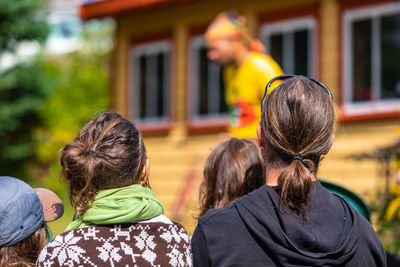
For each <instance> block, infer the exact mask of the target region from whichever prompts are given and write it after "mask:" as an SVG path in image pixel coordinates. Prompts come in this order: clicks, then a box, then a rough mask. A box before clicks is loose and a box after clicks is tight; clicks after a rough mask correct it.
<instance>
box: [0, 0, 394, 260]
mask: <svg viewBox="0 0 400 267" xmlns="http://www.w3.org/2000/svg"><path fill="white" fill-rule="evenodd" d="M228 10H236V11H238V12H239V13H241V14H243V15H245V16H246V18H247V23H248V27H249V30H250V32H251V34H252V35H253V36H254V37H258V38H259V39H260V40H261V41H262V42H263V43H264V45H265V46H266V48H267V53H268V54H270V55H271V56H272V57H273V58H274V59H275V60H276V61H277V62H278V63H279V64H280V65H281V66H282V68H283V70H284V72H285V73H294V74H302V75H307V76H312V77H314V78H317V79H319V80H321V81H322V82H324V83H325V84H327V85H328V87H329V88H330V89H331V90H332V92H333V95H334V100H335V103H336V105H337V116H338V124H337V131H336V141H335V143H334V145H333V148H332V150H331V152H330V153H329V154H328V156H327V158H326V159H325V160H324V161H323V162H322V164H321V168H320V173H319V176H320V177H321V178H323V179H325V180H327V181H330V182H334V183H336V184H339V185H341V186H344V187H346V188H348V189H350V190H351V191H353V192H355V193H357V194H358V195H359V196H361V197H362V198H363V199H364V200H365V201H366V203H367V204H369V206H370V208H371V210H372V223H373V225H374V227H375V229H376V230H377V231H378V234H379V235H380V238H381V240H382V242H383V244H384V246H385V248H386V250H387V251H390V252H392V253H396V254H397V255H398V256H400V143H399V138H400V2H399V1H388V0H364V1H363V0H268V1H266V0H247V1H240V0H229V1H228V0H142V1H135V0H131V1H128V0H99V1H96V0H86V1H80V0H74V1H72V0H48V1H44V0H18V1H6V0H0V158H1V159H0V174H1V175H10V176H15V177H18V178H22V179H24V180H26V181H27V182H29V183H30V184H31V185H33V186H41V187H47V188H49V189H51V190H54V191H55V192H56V193H57V194H58V195H60V197H61V198H62V199H63V201H64V205H65V206H66V213H65V215H64V216H63V218H62V219H61V220H59V221H57V222H55V223H53V224H51V227H52V229H53V231H54V232H55V233H56V234H58V233H61V232H62V231H63V230H64V229H65V227H66V225H67V224H68V223H69V222H70V221H71V220H72V216H73V211H72V208H71V207H70V204H69V200H68V192H67V186H66V184H65V183H64V182H63V181H62V180H61V179H60V175H59V174H60V166H59V164H58V162H57V157H58V151H59V150H60V148H61V147H63V146H64V145H65V144H66V143H68V142H69V141H71V140H72V139H73V138H74V137H75V135H76V134H77V132H78V131H79V129H80V128H81V127H82V126H83V125H84V124H85V123H86V122H87V121H89V120H90V119H91V118H92V117H94V116H96V115H98V114H99V113H101V112H102V111H105V110H108V109H113V110H116V111H118V112H120V113H121V114H122V115H124V116H125V117H127V118H129V119H130V120H132V121H133V122H134V123H135V124H136V125H137V126H138V127H139V129H140V130H141V131H142V133H143V136H144V138H145V144H146V147H147V150H148V156H149V159H150V162H151V163H150V164H151V165H150V166H151V167H150V168H151V171H150V182H151V186H152V188H153V190H154V192H155V194H156V196H157V197H158V199H159V200H160V201H161V202H162V203H163V204H164V206H165V209H166V215H167V216H169V217H170V218H172V219H174V220H175V221H177V222H180V223H181V224H182V225H183V226H184V227H185V228H186V229H187V230H188V232H189V233H192V232H193V230H194V227H195V226H196V216H197V214H198V210H197V207H198V204H197V202H198V189H199V185H200V183H201V181H202V169H203V164H204V161H205V159H206V157H207V155H208V154H209V153H210V150H211V149H212V148H213V147H215V146H216V144H218V143H219V142H221V141H223V140H224V139H226V138H227V135H226V134H225V127H226V125H227V122H226V111H227V110H226V104H225V100H224V84H223V81H222V77H221V69H220V67H218V66H216V65H214V64H213V63H211V62H210V61H209V60H208V59H207V56H206V53H207V49H206V46H205V39H204V36H203V34H204V32H205V30H206V27H207V25H208V24H209V23H210V21H211V20H212V19H213V18H214V17H215V16H216V15H217V14H218V13H220V12H222V11H228Z"/></svg>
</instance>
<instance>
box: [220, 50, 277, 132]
mask: <svg viewBox="0 0 400 267" xmlns="http://www.w3.org/2000/svg"><path fill="white" fill-rule="evenodd" d="M282 74H283V72H282V70H281V68H280V67H279V65H278V64H277V63H276V62H275V61H274V60H273V59H272V58H271V57H270V56H268V55H265V54H261V53H258V52H250V53H249V55H248V56H247V58H246V60H245V62H244V63H243V64H242V65H241V66H240V67H239V68H236V67H235V66H232V65H230V66H227V67H226V68H225V70H224V82H225V90H226V103H227V105H228V109H229V126H228V131H229V132H230V133H231V134H232V135H234V136H236V137H239V138H254V137H256V135H257V126H258V125H259V123H260V120H261V110H260V109H261V100H262V98H263V96H264V90H265V86H266V85H267V83H268V82H269V81H270V80H271V79H272V78H274V77H276V76H278V75H282ZM271 91H272V90H271ZM268 93H270V92H268Z"/></svg>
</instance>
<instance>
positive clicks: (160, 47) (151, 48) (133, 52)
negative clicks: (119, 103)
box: [128, 40, 172, 124]
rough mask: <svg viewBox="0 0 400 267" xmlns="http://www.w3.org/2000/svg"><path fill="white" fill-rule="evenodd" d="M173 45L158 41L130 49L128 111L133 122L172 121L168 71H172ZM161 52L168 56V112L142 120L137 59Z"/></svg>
mask: <svg viewBox="0 0 400 267" xmlns="http://www.w3.org/2000/svg"><path fill="white" fill-rule="evenodd" d="M171 48H172V44H171V41H170V40H158V41H152V42H147V43H141V44H138V45H133V46H132V47H131V48H130V51H129V67H128V70H129V73H128V82H129V86H128V88H129V93H128V97H129V104H128V109H129V115H130V117H131V118H132V120H135V121H136V122H138V123H140V124H150V123H157V124H159V123H160V124H162V123H165V122H168V121H169V120H170V115H169V110H170V108H169V99H170V94H171V92H170V89H169V87H170V80H171V78H170V75H171V74H172V73H170V72H169V71H168V70H169V69H170V68H169V66H170V62H171V56H172V53H171V52H172V51H171ZM159 52H164V53H166V54H167V55H168V57H167V58H166V60H165V61H164V64H165V69H166V70H167V72H166V73H165V77H166V85H167V88H166V91H165V94H166V96H165V97H164V108H165V110H166V112H165V115H164V116H162V117H149V118H146V119H141V118H139V117H138V112H139V97H137V96H138V95H139V94H138V90H139V88H138V82H139V79H138V76H137V75H138V74H139V73H138V71H136V70H137V69H138V62H136V64H134V63H135V58H138V57H140V56H142V55H152V54H155V53H159Z"/></svg>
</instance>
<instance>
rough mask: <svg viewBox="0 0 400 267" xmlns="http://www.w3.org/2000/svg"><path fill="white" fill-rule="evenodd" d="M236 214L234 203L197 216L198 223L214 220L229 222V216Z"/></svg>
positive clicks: (213, 221)
mask: <svg viewBox="0 0 400 267" xmlns="http://www.w3.org/2000/svg"><path fill="white" fill-rule="evenodd" d="M236 215H237V212H236V209H235V205H234V203H232V204H229V205H227V206H225V207H222V208H219V209H212V210H209V211H208V212H207V213H206V214H205V215H204V216H202V217H200V218H199V223H201V224H209V223H216V222H226V223H229V222H230V221H232V220H231V218H233V217H235V216H236Z"/></svg>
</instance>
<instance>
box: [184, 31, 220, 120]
mask: <svg viewBox="0 0 400 267" xmlns="http://www.w3.org/2000/svg"><path fill="white" fill-rule="evenodd" d="M188 66H189V79H188V81H189V89H190V92H191V93H189V94H188V96H189V99H188V102H189V105H188V107H189V118H191V119H192V120H201V119H218V118H225V117H226V116H227V115H226V112H227V107H226V104H225V90H224V84H223V77H222V69H221V68H220V67H219V66H217V65H216V64H214V63H213V62H211V61H210V60H208V58H207V47H206V42H205V39H204V37H203V35H201V36H195V37H193V38H192V39H191V40H190V44H189V64H188Z"/></svg>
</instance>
